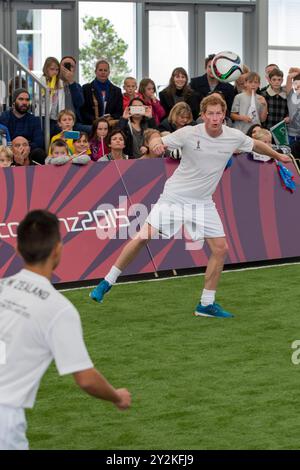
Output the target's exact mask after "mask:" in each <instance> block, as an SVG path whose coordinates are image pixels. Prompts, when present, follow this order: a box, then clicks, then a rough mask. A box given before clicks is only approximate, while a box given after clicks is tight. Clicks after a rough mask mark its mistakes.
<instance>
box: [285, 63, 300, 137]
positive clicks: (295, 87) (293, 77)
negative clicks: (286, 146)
mask: <svg viewBox="0 0 300 470" xmlns="http://www.w3.org/2000/svg"><path fill="white" fill-rule="evenodd" d="M286 93H287V104H288V110H289V123H288V134H289V142H290V144H294V143H295V142H298V141H300V68H297V67H291V68H290V70H289V74H288V77H287V81H286Z"/></svg>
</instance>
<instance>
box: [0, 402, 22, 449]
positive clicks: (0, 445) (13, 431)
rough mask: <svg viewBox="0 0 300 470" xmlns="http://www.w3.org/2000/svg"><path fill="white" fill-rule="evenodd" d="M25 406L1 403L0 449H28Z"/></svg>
mask: <svg viewBox="0 0 300 470" xmlns="http://www.w3.org/2000/svg"><path fill="white" fill-rule="evenodd" d="M26 429H27V424H26V418H25V412H24V409H23V408H12V407H10V406H6V405H0V450H28V449H29V445H28V441H27V438H26Z"/></svg>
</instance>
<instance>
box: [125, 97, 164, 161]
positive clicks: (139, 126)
mask: <svg viewBox="0 0 300 470" xmlns="http://www.w3.org/2000/svg"><path fill="white" fill-rule="evenodd" d="M119 127H120V129H122V130H123V132H124V133H125V135H126V147H125V153H126V154H127V155H129V158H140V157H141V156H142V151H141V147H142V146H143V142H144V131H145V129H148V128H149V127H150V128H151V129H156V123H155V120H154V118H153V117H152V108H151V106H146V105H145V103H144V101H143V100H142V99H141V98H134V99H132V100H131V101H130V103H129V106H128V107H127V108H125V110H124V113H123V116H122V117H121V119H120V121H119Z"/></svg>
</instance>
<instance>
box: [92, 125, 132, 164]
mask: <svg viewBox="0 0 300 470" xmlns="http://www.w3.org/2000/svg"><path fill="white" fill-rule="evenodd" d="M125 142H126V136H125V134H124V132H122V131H121V129H117V128H115V129H113V130H112V131H111V133H110V134H109V136H108V139H107V144H108V147H109V149H110V152H109V153H108V154H107V155H104V156H103V157H101V158H99V160H98V162H105V161H106V162H107V161H109V160H128V155H125V153H124V148H125Z"/></svg>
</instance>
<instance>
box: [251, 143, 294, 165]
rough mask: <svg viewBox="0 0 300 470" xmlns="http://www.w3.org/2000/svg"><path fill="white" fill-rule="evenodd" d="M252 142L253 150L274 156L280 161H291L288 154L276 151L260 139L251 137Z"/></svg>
mask: <svg viewBox="0 0 300 470" xmlns="http://www.w3.org/2000/svg"><path fill="white" fill-rule="evenodd" d="M253 142H254V146H253V150H254V152H257V153H260V154H261V155H267V156H268V157H271V158H274V159H275V160H278V161H280V162H282V163H288V162H291V161H292V159H291V158H290V157H289V156H288V155H284V154H282V153H278V152H276V151H275V150H273V149H272V147H270V146H269V145H267V144H265V143H264V142H261V141H260V140H256V139H253Z"/></svg>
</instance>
